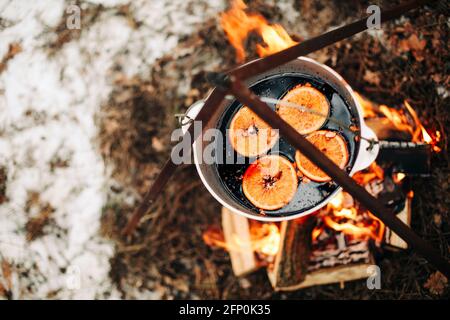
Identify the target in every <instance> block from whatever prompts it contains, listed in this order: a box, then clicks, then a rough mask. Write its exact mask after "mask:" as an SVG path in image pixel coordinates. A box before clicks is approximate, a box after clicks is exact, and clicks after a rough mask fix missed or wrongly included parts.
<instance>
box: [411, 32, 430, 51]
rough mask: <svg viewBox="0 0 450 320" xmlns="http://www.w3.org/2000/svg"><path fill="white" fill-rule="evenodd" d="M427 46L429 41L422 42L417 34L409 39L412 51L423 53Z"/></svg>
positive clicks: (423, 40)
mask: <svg viewBox="0 0 450 320" xmlns="http://www.w3.org/2000/svg"><path fill="white" fill-rule="evenodd" d="M426 45H427V41H426V40H425V39H422V40H420V39H419V37H418V36H417V35H415V34H412V35H411V36H410V37H409V38H408V46H409V48H411V49H412V50H417V51H422V50H423V49H425V47H426Z"/></svg>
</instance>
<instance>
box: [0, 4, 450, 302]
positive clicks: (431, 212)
mask: <svg viewBox="0 0 450 320" xmlns="http://www.w3.org/2000/svg"><path fill="white" fill-rule="evenodd" d="M248 3H249V5H250V7H251V8H252V9H256V8H257V10H258V11H259V12H261V13H262V14H263V15H264V16H266V17H267V19H268V20H269V21H271V22H277V23H281V24H282V25H284V26H285V27H286V29H287V30H288V31H289V32H290V33H292V34H293V35H295V36H296V37H297V38H298V39H300V40H301V39H304V38H306V37H308V36H313V35H317V34H320V33H322V32H324V31H325V30H327V29H328V28H330V27H332V26H336V25H339V24H343V23H345V22H349V21H352V20H354V19H355V18H357V17H360V16H362V15H363V14H364V11H365V8H366V3H365V2H362V3H361V2H359V1H349V2H346V4H345V5H342V2H341V1H337V0H335V1H318V0H308V1H306V0H305V1H297V2H295V4H294V8H293V9H292V10H293V11H294V12H296V13H297V14H298V16H295V15H294V16H293V17H292V16H290V15H292V12H291V13H290V15H288V14H287V13H285V12H284V11H283V10H281V9H280V7H277V6H274V5H270V4H267V3H266V2H265V1H262V0H257V1H248ZM385 4H386V5H392V1H389V2H388V1H382V5H385ZM448 14H449V8H448V4H445V3H444V2H438V4H435V5H433V6H430V7H426V8H425V9H420V10H416V11H414V12H413V13H409V14H407V15H406V16H405V18H402V19H399V20H397V21H395V22H392V23H388V24H386V25H384V26H383V32H380V33H370V34H368V33H365V34H362V35H359V36H356V37H353V38H351V39H348V40H345V41H342V42H340V43H338V44H336V45H334V46H331V47H329V48H326V49H324V50H322V51H320V52H317V53H314V54H313V55H311V57H313V58H315V59H317V60H319V61H321V62H323V63H326V64H327V65H329V66H331V67H332V68H334V69H335V70H337V71H338V72H339V73H340V74H341V75H342V76H343V77H344V78H345V79H346V80H347V81H348V82H349V83H350V84H351V86H352V87H353V88H355V89H356V90H357V91H358V92H360V93H362V94H364V95H365V96H367V97H368V98H370V99H371V100H373V101H375V102H377V103H383V104H387V105H389V106H399V105H400V104H401V103H402V102H403V101H404V100H405V99H407V100H408V101H409V102H410V103H411V104H412V105H413V106H414V108H415V109H416V110H417V111H418V114H419V117H420V119H421V120H422V121H423V122H424V124H425V126H426V127H427V128H431V129H437V130H439V131H440V132H441V133H442V139H441V143H440V146H441V147H442V149H443V150H442V151H441V152H440V153H435V154H433V158H432V175H431V177H429V178H417V179H414V181H413V182H412V186H413V190H414V194H415V197H414V201H413V218H412V221H413V223H412V227H413V229H414V230H415V231H416V232H417V233H418V234H419V235H420V236H422V237H423V238H425V239H427V240H429V241H430V242H432V243H433V245H434V246H435V247H436V248H438V249H439V250H440V252H441V253H442V254H443V255H444V256H446V257H447V258H448V257H449V256H450V252H449V240H450V228H449V224H450V216H449V207H450V198H449V197H448V195H449V185H450V174H449V173H450V168H449V156H448V140H447V139H448V135H447V130H448V128H449V127H450V110H449V102H450V101H449V100H450V98H449V91H448V90H449V82H450V76H449V72H448V71H449V61H450V60H449V54H450V50H449V48H448V42H449V25H448V18H449V15H448ZM137 27H139V26H137ZM254 40H256V39H253V40H250V41H249V44H248V47H249V50H250V51H251V48H253V46H252V45H251V43H252V41H254ZM254 57H255V53H254V52H252V53H251V54H250V56H249V57H248V59H251V58H254ZM234 64H235V59H234V51H233V49H232V48H231V47H230V45H228V43H227V42H226V39H225V38H224V34H223V31H222V30H221V29H220V27H219V26H218V20H217V19H211V20H209V21H207V22H206V23H204V24H203V25H202V26H201V27H200V28H199V30H198V32H197V33H194V34H192V35H191V36H186V37H185V38H184V39H183V40H182V41H181V42H180V43H179V45H178V46H177V47H176V49H175V50H173V52H171V53H170V54H168V55H166V56H164V57H163V58H161V59H159V60H158V61H157V62H156V63H155V64H154V65H153V67H152V71H151V72H150V74H148V75H147V76H144V77H139V78H137V77H136V78H129V77H126V76H125V75H124V74H123V73H122V72H121V70H120V68H115V69H114V72H113V79H114V81H115V82H114V83H115V89H114V90H113V93H112V94H111V95H110V98H109V101H108V103H106V104H105V105H104V106H103V109H102V116H101V118H100V119H99V124H100V125H101V128H102V131H101V137H100V138H101V152H102V155H103V157H104V159H105V161H106V162H107V163H108V164H109V165H111V166H112V167H114V170H113V173H112V174H113V178H114V179H116V181H117V185H116V186H114V187H111V190H109V195H108V204H107V205H106V206H105V207H104V210H103V215H102V234H103V235H104V236H105V237H107V238H110V239H113V240H114V241H115V243H116V253H115V255H114V257H113V258H112V259H111V271H110V277H111V278H112V280H113V281H114V283H116V285H117V286H118V288H119V290H120V292H121V294H122V296H123V297H124V298H126V297H129V296H130V292H131V291H132V290H133V288H138V289H139V290H151V291H156V292H158V293H159V294H160V295H161V297H162V298H166V299H172V298H176V299H180V298H181V299H183V298H213V299H245V298H251V299H280V298H281V299H438V298H441V299H442V298H444V299H448V298H449V296H450V295H449V290H448V286H447V284H446V283H443V282H442V279H441V278H439V277H438V276H436V274H435V270H434V269H433V268H432V267H431V266H430V265H429V264H427V263H426V262H425V261H424V260H423V259H422V258H420V257H418V256H417V255H415V254H414V253H413V252H412V251H410V250H408V251H406V252H401V253H395V254H394V253H380V254H379V256H378V264H379V265H380V267H381V270H382V289H380V290H373V291H371V290H368V289H367V287H366V285H365V282H364V281H355V282H351V283H346V284H345V287H344V288H343V289H341V288H340V287H339V285H327V286H318V287H313V288H309V289H304V290H299V291H296V292H291V293H277V292H274V291H273V290H272V288H271V286H270V283H269V281H268V279H267V276H266V273H265V271H263V270H261V271H258V272H256V273H253V274H251V275H249V276H247V277H246V278H243V279H237V278H236V277H235V276H234V275H233V273H232V270H231V265H230V260H229V257H228V254H227V253H226V252H224V251H222V250H220V249H215V248H211V247H208V246H207V245H206V244H205V243H204V242H203V240H202V233H203V232H204V231H205V230H206V229H207V228H208V227H210V226H211V225H216V226H220V205H219V204H218V203H217V202H216V201H215V200H214V199H213V198H212V197H211V196H210V195H209V193H208V192H207V190H206V189H205V187H203V186H202V184H201V183H200V180H199V178H198V176H197V174H196V172H195V168H194V167H193V166H184V167H181V168H179V170H178V172H177V174H176V176H175V178H173V179H172V181H171V182H170V184H169V186H168V187H167V188H166V190H165V191H164V193H163V195H161V197H160V198H159V201H158V202H157V203H156V205H154V207H153V208H152V209H151V211H150V212H149V213H148V214H147V215H146V216H145V217H144V218H143V220H142V221H141V223H140V225H139V228H138V230H137V231H136V232H135V233H134V234H133V235H132V237H130V238H123V237H122V236H121V235H120V230H121V228H122V227H123V226H124V225H125V223H126V220H127V218H128V217H129V216H130V214H131V213H132V211H133V209H134V208H135V207H136V205H137V203H136V202H133V201H128V200H127V199H129V197H130V196H138V195H140V196H142V195H143V194H144V193H145V191H146V190H147V188H148V187H149V186H150V184H151V182H152V181H153V179H154V178H155V177H156V175H157V173H158V170H159V168H160V167H161V166H162V164H163V161H164V160H165V159H166V158H167V157H168V155H169V151H170V143H169V137H170V133H171V131H172V130H173V129H174V128H176V127H177V125H178V124H177V121H176V119H175V117H174V114H175V113H183V112H184V111H185V110H186V109H187V108H188V107H189V105H190V104H192V103H193V102H194V101H196V100H198V99H200V98H202V97H204V96H205V94H206V93H207V91H208V89H209V88H210V87H209V85H208V83H207V82H206V81H205V80H204V72H205V71H210V70H223V68H224V66H227V67H228V66H233V65H234ZM0 191H1V188H0ZM0 199H1V195H0ZM0 201H1V200H0Z"/></svg>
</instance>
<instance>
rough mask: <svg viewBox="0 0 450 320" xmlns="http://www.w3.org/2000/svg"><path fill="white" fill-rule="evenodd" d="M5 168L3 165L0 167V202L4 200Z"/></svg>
mask: <svg viewBox="0 0 450 320" xmlns="http://www.w3.org/2000/svg"><path fill="white" fill-rule="evenodd" d="M6 180H7V175H6V169H5V168H4V167H0V204H2V203H3V202H6V200H7V199H6Z"/></svg>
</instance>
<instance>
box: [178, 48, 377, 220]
mask: <svg viewBox="0 0 450 320" xmlns="http://www.w3.org/2000/svg"><path fill="white" fill-rule="evenodd" d="M287 73H289V74H293V73H294V74H299V75H302V76H310V77H314V78H319V79H321V80H322V81H323V82H325V83H327V84H328V85H330V86H332V87H333V89H334V90H335V91H336V92H337V93H338V94H339V95H340V96H341V97H342V98H343V99H344V100H345V102H346V104H347V106H348V107H349V108H350V110H351V113H352V115H353V116H354V117H355V118H356V119H357V123H359V130H360V136H361V137H363V138H364V139H358V141H356V142H355V149H354V153H355V155H356V156H355V157H354V159H353V163H352V164H350V165H351V169H350V173H349V174H350V175H353V174H355V173H356V172H358V171H361V170H363V169H365V168H367V167H368V166H369V165H370V164H371V163H372V162H373V161H375V159H376V157H377V154H378V151H379V146H378V144H370V143H369V142H368V140H372V141H377V137H376V135H375V133H374V132H373V131H372V130H371V129H370V128H369V127H367V126H366V124H365V123H364V119H363V113H362V107H361V105H360V104H359V102H358V99H357V98H356V97H355V94H354V92H353V90H352V88H351V87H350V86H349V85H348V84H347V82H346V81H345V80H344V79H343V78H342V77H341V76H340V75H339V74H338V73H336V71H334V70H333V69H331V68H330V67H328V66H326V65H323V64H321V63H318V62H317V61H314V60H312V59H310V58H305V57H302V58H298V59H296V60H294V61H292V62H290V63H287V64H285V65H283V66H280V67H278V68H276V69H273V70H270V71H268V72H265V73H263V74H260V75H258V76H256V77H253V78H250V79H248V80H247V81H245V83H246V84H247V85H248V86H252V85H253V84H255V83H258V82H260V81H262V80H263V79H266V78H268V77H272V76H275V75H280V74H281V75H282V74H287ZM232 103H233V101H224V102H223V103H222V104H221V105H220V106H218V110H217V112H215V114H214V115H213V117H212V118H211V120H210V121H209V123H208V124H205V123H203V130H207V129H210V128H215V127H216V126H217V123H218V121H219V119H220V118H221V116H222V114H223V112H224V111H225V110H227V108H228V107H229V106H230V105H231V104H232ZM202 106H203V102H202V101H199V102H197V103H195V104H194V105H192V106H191V107H190V108H189V110H188V112H187V114H186V115H187V116H188V117H189V118H195V116H196V115H197V113H198V112H199V111H200V109H201V108H202ZM183 129H185V128H183ZM208 143H209V142H204V141H203V139H198V140H197V141H196V142H195V143H194V145H193V153H194V162H195V165H196V168H197V171H198V174H199V176H200V179H201V180H202V182H203V184H204V185H205V186H206V188H207V189H208V191H209V192H210V193H211V194H212V195H213V197H214V198H215V199H216V200H217V201H219V202H220V203H221V204H222V205H223V206H224V207H226V208H228V209H230V210H231V211H233V212H235V213H237V214H240V215H243V216H245V217H247V218H250V219H255V220H260V221H272V222H275V221H283V220H291V219H296V218H299V217H303V216H306V215H308V214H311V213H313V212H315V211H317V210H318V209H320V208H322V207H323V206H325V205H326V204H327V203H328V202H330V201H331V199H333V197H334V196H335V195H336V194H337V193H339V192H340V191H341V187H337V188H336V189H335V190H334V191H333V192H331V193H330V194H329V195H328V196H326V197H325V198H324V199H322V200H321V201H320V202H319V203H317V204H316V205H314V206H313V207H310V208H307V209H305V210H301V211H300V212H293V213H292V214H284V215H283V216H270V215H261V214H259V213H258V212H254V211H253V210H251V209H249V208H247V207H246V206H244V205H243V204H242V203H239V201H236V199H234V198H233V197H232V196H231V195H230V194H229V192H228V191H227V190H225V189H224V185H223V183H222V182H221V181H220V178H219V176H218V174H217V172H216V168H215V166H214V165H210V164H205V163H204V162H203V161H201V162H200V161H199V159H200V158H201V157H202V150H203V148H204V147H205V145H206V144H208Z"/></svg>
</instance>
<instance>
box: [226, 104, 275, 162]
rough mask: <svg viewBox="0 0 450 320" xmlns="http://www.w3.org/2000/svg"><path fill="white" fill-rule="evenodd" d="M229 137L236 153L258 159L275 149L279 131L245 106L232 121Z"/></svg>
mask: <svg viewBox="0 0 450 320" xmlns="http://www.w3.org/2000/svg"><path fill="white" fill-rule="evenodd" d="M229 137H230V141H231V145H232V146H233V148H234V150H236V152H238V153H240V154H241V155H243V156H245V157H256V156H259V155H261V154H263V153H265V152H266V151H267V150H269V149H270V148H272V147H273V145H274V144H275V142H276V141H277V139H278V130H274V129H272V128H271V127H270V126H269V125H268V124H267V123H266V122H264V121H263V120H262V119H261V118H259V117H258V116H257V115H256V114H255V113H254V112H253V111H252V110H251V109H250V108H248V107H245V106H244V107H242V108H241V109H240V110H239V111H238V112H237V113H236V114H235V115H234V117H233V119H232V120H231V124H230V129H229Z"/></svg>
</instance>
